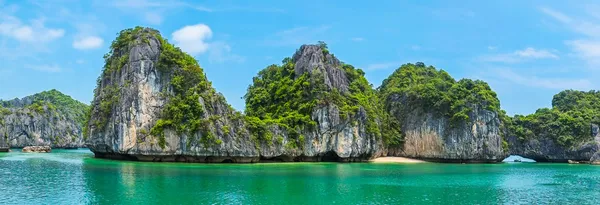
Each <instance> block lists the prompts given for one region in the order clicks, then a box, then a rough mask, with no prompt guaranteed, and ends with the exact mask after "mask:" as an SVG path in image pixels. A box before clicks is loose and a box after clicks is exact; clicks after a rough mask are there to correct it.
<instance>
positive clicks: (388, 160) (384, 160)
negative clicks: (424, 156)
mask: <svg viewBox="0 0 600 205" xmlns="http://www.w3.org/2000/svg"><path fill="white" fill-rule="evenodd" d="M370 162H375V163H425V162H426V161H423V160H418V159H411V158H406V157H379V158H375V159H372V160H371V161H370Z"/></svg>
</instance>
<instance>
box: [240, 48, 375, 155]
mask: <svg viewBox="0 0 600 205" xmlns="http://www.w3.org/2000/svg"><path fill="white" fill-rule="evenodd" d="M245 99H246V114H247V115H248V117H249V118H250V119H251V120H250V121H251V123H250V124H253V125H254V124H260V123H262V125H259V126H263V127H257V126H251V131H252V132H253V134H254V135H255V136H256V137H255V138H256V139H258V141H259V144H260V146H259V150H260V155H261V157H262V158H263V159H265V160H278V161H365V160H368V159H371V158H374V157H377V156H380V155H381V154H382V152H383V150H384V144H383V142H384V136H383V135H384V133H382V131H381V123H382V121H381V118H380V116H379V115H380V107H379V103H378V101H377V100H376V95H375V92H374V90H373V89H372V88H371V86H370V85H369V84H368V82H367V81H366V79H365V78H364V73H363V72H362V70H359V69H355V68H354V67H352V66H351V65H348V64H344V63H342V62H340V61H339V60H338V59H337V58H336V57H335V56H334V55H333V54H331V53H329V51H328V48H327V46H326V45H325V44H324V43H321V44H319V45H303V46H301V47H300V49H299V50H297V51H296V53H295V54H294V55H293V57H292V58H287V59H284V61H283V65H280V66H277V65H273V66H269V67H267V68H265V69H264V70H262V71H261V72H259V74H258V76H257V77H255V78H254V82H253V84H252V85H251V86H250V87H249V89H248V94H247V95H246V96H245ZM374 99H375V100H374ZM253 120H254V121H258V123H256V122H253ZM257 130H258V131H257Z"/></svg>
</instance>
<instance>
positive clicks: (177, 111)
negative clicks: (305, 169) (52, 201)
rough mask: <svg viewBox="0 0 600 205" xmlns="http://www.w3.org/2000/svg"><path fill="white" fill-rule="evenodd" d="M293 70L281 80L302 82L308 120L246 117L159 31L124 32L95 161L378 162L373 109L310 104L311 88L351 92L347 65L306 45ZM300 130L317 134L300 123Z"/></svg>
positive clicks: (97, 125)
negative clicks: (289, 76) (371, 113)
mask: <svg viewBox="0 0 600 205" xmlns="http://www.w3.org/2000/svg"><path fill="white" fill-rule="evenodd" d="M289 63H291V64H294V65H296V66H294V67H292V70H291V72H290V73H289V74H291V75H296V77H297V78H285V79H282V80H283V81H286V82H291V81H296V80H297V82H301V81H302V83H300V84H296V86H299V87H303V88H302V89H303V90H302V92H296V93H300V94H299V95H305V97H307V98H302V99H307V100H308V101H310V102H311V104H310V108H308V109H306V110H309V112H310V113H309V114H308V115H304V114H299V113H296V114H298V115H294V114H290V115H286V118H285V119H284V118H281V119H279V120H272V119H261V118H259V117H263V116H244V115H242V114H241V113H239V112H236V111H234V110H233V109H232V108H231V107H230V106H229V105H228V104H227V103H226V102H225V99H224V97H223V96H222V95H221V94H219V93H216V92H215V91H214V89H213V88H212V87H211V86H210V82H209V81H208V80H207V79H206V76H204V73H203V72H202V70H201V68H200V67H199V66H198V65H197V62H196V61H195V60H194V59H193V58H192V57H191V56H189V55H187V54H185V53H183V52H181V51H180V50H179V49H178V48H175V47H173V46H172V45H171V44H168V42H166V40H164V39H162V37H161V36H160V34H159V33H158V31H156V30H153V29H148V28H140V27H138V28H135V29H128V30H124V31H122V32H121V33H120V35H119V37H118V38H117V40H115V41H114V42H113V44H112V46H111V52H110V53H109V54H108V55H107V58H106V65H105V67H104V71H103V74H102V76H100V78H99V81H98V86H97V88H96V90H95V97H94V100H93V102H92V109H91V117H90V121H89V123H88V127H87V134H88V136H89V139H88V141H87V145H88V147H89V148H90V149H91V150H92V151H93V152H94V153H95V155H96V156H97V157H106V158H119V159H133V160H144V161H187V162H256V161H259V160H261V159H262V160H273V161H327V160H333V161H356V160H366V159H369V158H372V157H375V156H378V155H379V154H380V153H381V148H382V141H381V136H377V135H375V134H370V133H368V127H366V123H367V121H369V122H372V123H371V124H369V125H374V124H373V123H376V122H374V121H373V120H369V119H370V118H369V117H368V116H367V115H368V112H369V110H365V108H364V107H356V109H355V112H349V111H347V110H348V109H349V108H345V110H343V111H341V110H340V109H341V108H340V107H338V106H337V105H335V104H333V103H328V102H325V100H322V101H321V100H319V101H318V100H316V98H315V99H312V98H310V97H309V94H310V93H311V89H308V88H309V87H307V86H308V85H316V84H318V85H319V86H320V87H319V89H322V90H323V91H330V90H333V89H335V90H336V93H338V92H337V91H340V92H341V93H349V92H350V90H351V89H350V85H349V82H350V79H349V77H347V76H346V73H345V72H344V70H342V68H341V67H342V65H341V63H340V62H339V61H338V60H337V59H336V58H335V57H333V55H331V54H328V53H327V52H324V51H323V48H321V47H319V46H303V47H302V48H301V49H300V50H299V51H298V52H297V53H296V54H295V55H294V58H293V60H291V59H290V61H289ZM353 71H354V70H353ZM300 76H302V77H300ZM361 77H362V76H361ZM363 78H364V77H363ZM365 82H366V80H365ZM267 93H268V94H269V95H270V94H274V93H275V92H267ZM278 93H288V92H278ZM313 97H314V96H313ZM317 101H318V102H317ZM271 102H273V101H271ZM292 102H293V101H288V103H287V104H289V103H292ZM261 103H262V104H261V105H260V106H258V107H257V109H260V110H268V111H269V112H271V111H275V110H270V109H269V107H268V105H267V104H269V102H262V101H261ZM284 103H285V102H284ZM296 111H297V110H296ZM353 111H354V110H353ZM299 115H301V117H298V116H299ZM298 121H305V122H310V123H308V124H310V126H309V125H306V126H304V125H302V126H299V125H297V124H294V123H297V122H298ZM298 124H301V123H298ZM375 126H376V125H375ZM371 130H372V129H371Z"/></svg>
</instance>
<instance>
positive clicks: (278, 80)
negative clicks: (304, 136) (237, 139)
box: [244, 58, 323, 143]
mask: <svg viewBox="0 0 600 205" xmlns="http://www.w3.org/2000/svg"><path fill="white" fill-rule="evenodd" d="M316 87H317V86H315V85H314V84H313V83H311V82H310V79H309V75H308V74H303V75H300V76H296V74H295V72H294V63H293V62H292V59H291V58H286V59H284V60H283V65H281V66H278V65H271V66H269V67H267V68H265V69H263V70H262V71H260V72H259V73H258V76H256V77H254V78H253V84H252V85H250V86H249V87H248V92H247V93H246V95H245V96H244V99H245V100H246V110H245V112H246V115H247V117H246V125H247V127H248V128H249V130H250V131H251V133H252V135H253V136H254V137H255V138H256V139H260V140H265V141H267V142H270V143H271V140H272V135H271V133H270V131H268V130H267V125H271V124H276V125H278V126H279V127H281V128H283V129H285V130H287V131H288V132H289V135H290V136H293V137H297V135H298V133H299V132H300V131H301V130H303V129H305V128H313V127H314V126H315V125H316V122H314V121H313V120H312V119H311V117H310V113H311V112H312V110H313V108H314V107H315V106H316V105H317V102H318V99H317V98H315V95H317V93H319V92H323V89H319V88H317V89H313V88H316Z"/></svg>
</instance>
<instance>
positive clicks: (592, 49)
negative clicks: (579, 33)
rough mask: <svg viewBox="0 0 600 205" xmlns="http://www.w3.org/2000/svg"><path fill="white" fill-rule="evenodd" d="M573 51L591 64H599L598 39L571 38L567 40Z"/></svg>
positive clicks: (599, 46)
mask: <svg viewBox="0 0 600 205" xmlns="http://www.w3.org/2000/svg"><path fill="white" fill-rule="evenodd" d="M566 44H567V45H568V46H570V47H571V48H572V49H573V51H574V52H575V53H576V54H577V55H578V56H579V57H580V58H583V59H585V60H586V61H587V63H589V64H591V65H600V41H594V40H573V41H567V42H566Z"/></svg>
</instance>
